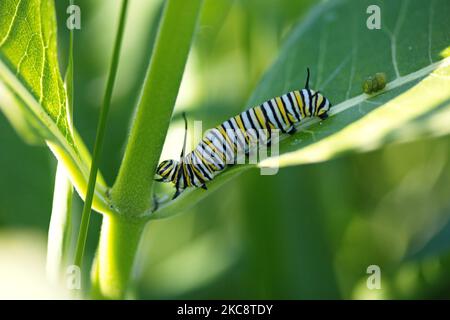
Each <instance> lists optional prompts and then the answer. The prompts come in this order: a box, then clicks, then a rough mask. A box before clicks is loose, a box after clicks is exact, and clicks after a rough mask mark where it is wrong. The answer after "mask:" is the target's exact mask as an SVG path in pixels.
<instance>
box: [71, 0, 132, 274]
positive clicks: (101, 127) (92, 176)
mask: <svg viewBox="0 0 450 320" xmlns="http://www.w3.org/2000/svg"><path fill="white" fill-rule="evenodd" d="M127 7H128V0H123V1H122V7H121V10H120V20H119V26H118V29H117V35H116V41H115V45H114V51H113V56H112V60H111V66H110V68H109V76H108V82H107V85H106V91H105V96H104V99H103V105H102V108H101V110H100V118H99V121H98V126H97V135H96V138H95V145H94V154H93V156H92V165H91V170H90V172H89V181H88V189H87V193H86V199H85V202H84V207H83V213H82V216H81V224H80V231H79V235H78V241H77V248H76V253H75V265H77V266H78V267H80V268H81V266H82V261H83V255H84V247H85V244H86V238H87V232H88V227H89V220H90V216H91V206H92V200H93V197H94V189H95V181H96V178H97V171H98V163H99V161H100V153H101V150H102V146H103V139H104V136H105V129H106V120H107V116H108V111H109V107H110V105H111V96H112V91H113V88H114V82H115V79H116V73H117V66H118V64H119V54H120V47H121V44H122V38H123V31H124V28H125V17H126V12H127Z"/></svg>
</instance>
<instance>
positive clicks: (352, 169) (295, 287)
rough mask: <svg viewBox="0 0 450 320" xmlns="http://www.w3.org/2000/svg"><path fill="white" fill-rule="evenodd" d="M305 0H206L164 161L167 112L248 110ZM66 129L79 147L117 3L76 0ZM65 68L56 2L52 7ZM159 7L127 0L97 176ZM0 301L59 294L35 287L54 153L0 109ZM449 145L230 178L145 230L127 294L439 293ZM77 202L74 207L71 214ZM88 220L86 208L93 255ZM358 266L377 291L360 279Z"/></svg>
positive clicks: (109, 156)
mask: <svg viewBox="0 0 450 320" xmlns="http://www.w3.org/2000/svg"><path fill="white" fill-rule="evenodd" d="M314 3H315V1H312V0H308V1H292V0H279V1H277V5H274V2H273V1H272V0H263V1H262V0H236V1H231V0H205V7H204V10H203V12H202V16H201V21H200V26H199V29H198V33H197V36H196V39H195V42H194V45H193V49H192V52H191V55H190V57H189V61H188V66H187V69H186V73H185V75H184V78H183V83H182V87H181V90H180V94H179V97H178V100H177V106H176V111H175V116H174V121H173V125H172V126H171V128H170V130H169V135H168V138H167V141H166V142H167V143H166V146H165V148H164V151H163V156H162V157H164V158H166V157H171V156H177V155H178V154H179V151H180V148H181V142H182V134H183V133H182V132H183V131H182V126H181V121H180V119H179V117H178V116H177V115H179V114H180V111H186V112H187V113H188V116H189V118H190V120H191V121H192V120H203V121H204V122H203V125H204V128H206V127H209V126H212V125H215V124H217V123H219V122H221V121H222V120H223V119H225V118H227V117H229V116H232V115H234V114H236V113H237V112H238V111H240V110H242V108H243V106H245V105H246V101H247V99H248V97H249V96H250V94H251V92H252V91H253V89H254V88H255V86H256V84H257V82H258V80H259V79H260V77H261V76H262V74H263V73H264V71H265V70H266V69H267V68H268V67H269V66H270V64H271V62H272V61H273V60H274V58H275V57H276V56H277V53H278V50H279V48H280V46H281V44H282V43H283V40H284V39H285V37H286V35H287V34H288V33H289V30H290V28H291V27H292V26H293V25H294V24H296V23H298V22H299V21H301V19H302V18H303V17H304V16H305V14H307V12H308V10H309V8H310V7H311V6H312V5H313V4H314ZM76 4H78V5H80V7H81V9H82V29H81V30H80V31H76V33H75V109H74V123H75V126H76V127H77V129H78V131H79V132H80V133H81V135H82V137H83V138H84V140H85V141H86V143H87V144H88V146H89V147H90V148H91V150H92V144H93V141H94V136H95V130H96V123H97V117H98V111H99V105H100V102H101V98H102V92H103V89H104V83H105V79H106V76H107V68H108V64H109V59H110V56H109V55H110V52H111V48H112V43H113V37H114V34H113V32H114V30H115V28H114V26H115V21H116V19H117V14H118V9H119V2H114V3H112V2H111V1H89V0H83V1H76ZM56 5H57V15H58V24H59V35H58V37H59V38H58V39H59V49H60V51H59V52H60V61H61V66H62V69H63V70H64V66H65V64H66V61H65V58H66V54H65V52H67V44H68V34H67V29H66V28H65V19H66V17H67V15H66V12H65V11H66V4H65V2H64V1H56ZM161 8H162V1H131V6H130V12H129V20H128V24H127V28H126V36H125V43H124V46H123V48H124V49H123V52H122V55H121V63H120V68H119V73H118V81H117V85H116V89H115V93H114V97H113V105H112V108H111V112H110V117H109V122H108V132H107V139H106V141H105V148H104V153H103V156H102V160H101V166H100V168H101V170H102V172H103V174H104V175H105V178H106V180H107V182H108V183H109V184H112V182H113V181H114V178H115V174H116V172H117V171H118V168H119V164H120V160H121V157H122V153H123V146H124V142H125V139H126V135H127V131H128V128H129V123H130V119H131V117H132V115H133V108H134V106H135V104H136V101H137V99H138V96H139V89H140V84H141V83H142V80H143V78H144V74H145V69H146V66H147V63H148V57H149V55H150V53H151V49H152V48H151V43H152V40H153V39H154V37H155V31H156V26H157V23H158V19H159V16H160V14H161ZM0 147H1V151H0V204H1V205H0V297H1V298H14V297H24V298H46V297H64V295H61V292H60V291H58V290H56V289H55V288H52V287H49V285H48V284H47V283H46V281H45V272H44V267H45V247H46V232H47V229H48V223H49V219H50V212H51V202H52V192H53V181H54V173H55V167H56V163H55V160H54V158H53V156H52V155H51V154H50V153H49V152H48V150H47V149H46V148H43V147H32V146H28V145H26V144H24V143H23V142H22V141H21V140H20V138H19V137H18V136H17V134H16V133H15V132H14V131H13V129H12V127H11V126H10V124H9V123H8V122H7V120H6V119H5V117H4V115H3V114H0ZM449 194H450V139H449V138H448V137H444V138H439V139H433V140H423V141H416V142H414V143H408V144H402V145H392V146H389V147H386V148H384V149H381V150H378V151H375V152H370V153H366V154H355V155H349V156H345V157H343V158H340V159H337V160H333V161H329V162H326V163H321V164H314V165H305V166H299V167H291V168H285V169H282V170H280V172H279V173H278V174H277V175H275V176H261V175H260V174H259V171H257V170H254V171H250V172H246V173H245V174H242V175H240V176H239V177H238V178H236V179H234V180H233V181H231V182H229V183H228V184H226V185H225V186H223V187H222V188H221V189H220V190H219V191H217V192H216V193H214V194H212V195H211V196H210V197H208V198H207V199H206V200H204V201H203V202H201V203H200V204H199V205H197V206H195V207H194V208H193V209H191V210H187V212H185V213H183V214H182V215H179V216H176V217H174V218H171V219H168V220H161V221H153V222H152V223H151V224H150V225H149V226H148V227H147V231H146V234H145V236H144V238H143V240H142V246H141V249H140V255H139V258H138V263H137V268H136V269H137V270H136V272H137V275H136V281H135V283H134V287H135V289H136V290H135V292H136V293H135V298H139V299H154V298H159V299H161V298H163V299H167V298H188V299H191V298H200V299H212V298H216V299H220V298H235V299H238V298H255V299H259V298H266V299H316V298H346V299H350V298H356V299H366V298H384V299H386V298H394V299H409V298H449V297H450V273H449V272H448V271H447V270H449V268H450V222H449V217H450V197H449V196H448V195H449ZM81 207H82V203H81V201H80V200H79V199H76V201H74V212H75V216H74V221H78V220H79V214H80V211H81ZM100 222H101V218H100V216H99V215H97V214H94V215H93V216H92V224H91V227H90V236H89V239H88V253H89V260H91V259H92V257H93V254H94V251H95V248H96V245H97V243H96V241H97V239H98V232H99V227H100ZM369 265H378V266H380V268H381V275H382V278H381V285H382V289H381V290H369V289H367V287H366V280H367V278H368V276H369V275H368V274H367V272H366V270H367V267H368V266H369Z"/></svg>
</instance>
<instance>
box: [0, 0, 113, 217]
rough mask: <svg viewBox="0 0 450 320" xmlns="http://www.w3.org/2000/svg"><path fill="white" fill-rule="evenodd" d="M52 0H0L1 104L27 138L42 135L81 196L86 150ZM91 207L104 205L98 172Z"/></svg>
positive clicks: (32, 139) (86, 170) (39, 138)
mask: <svg viewBox="0 0 450 320" xmlns="http://www.w3.org/2000/svg"><path fill="white" fill-rule="evenodd" d="M56 37H57V32H56V17H55V9H54V2H53V1H50V0H45V1H37V0H28V1H22V0H4V1H1V2H0V106H1V109H2V110H3V111H4V113H5V115H6V116H7V117H8V118H9V119H10V121H11V123H12V124H13V126H14V127H15V128H16V130H17V131H18V132H19V133H20V134H21V136H22V137H24V138H25V139H26V141H28V142H33V143H34V142H40V141H43V140H45V141H46V143H47V144H48V146H49V147H50V149H51V150H52V151H53V153H54V154H55V156H56V157H57V158H58V160H59V161H61V162H62V163H63V164H64V165H65V166H66V168H67V172H68V173H69V175H70V177H71V180H72V183H73V184H74V186H75V187H76V188H77V190H78V192H79V193H80V194H81V196H82V197H84V194H85V191H86V184H87V183H86V181H87V176H88V173H89V165H90V161H89V158H90V157H89V155H88V153H87V152H86V149H85V147H84V145H83V142H82V141H81V140H80V139H79V138H78V137H77V134H76V132H75V133H74V132H72V130H71V129H70V126H69V123H70V119H69V118H68V114H69V113H68V110H67V108H68V104H67V101H66V97H67V95H66V91H65V89H64V85H63V81H62V78H61V74H60V71H59V67H58V60H57V45H56V40H57V39H56ZM99 182H100V183H99V186H98V187H99V188H98V189H99V190H98V191H97V193H96V197H95V201H94V208H96V209H97V210H98V211H102V212H105V211H108V210H109V207H108V205H107V204H106V200H105V195H104V193H105V189H106V187H105V184H104V181H103V179H102V178H101V177H99Z"/></svg>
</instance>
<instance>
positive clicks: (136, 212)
mask: <svg viewBox="0 0 450 320" xmlns="http://www.w3.org/2000/svg"><path fill="white" fill-rule="evenodd" d="M201 4H202V0H189V1H186V0H168V1H167V2H166V7H165V9H164V13H163V16H162V19H161V24H160V26H159V31H158V36H157V39H156V43H155V46H154V50H153V55H152V58H151V61H150V65H149V68H148V70H147V75H146V79H145V82H144V85H143V89H142V94H141V97H140V100H139V103H138V106H137V112H136V117H135V119H134V123H133V126H132V129H131V132H130V136H129V139H128V143H127V146H126V150H125V155H124V158H123V160H122V164H121V167H120V170H119V174H118V177H117V180H116V182H115V184H114V186H113V188H112V191H111V199H112V203H113V204H114V206H115V207H116V208H117V210H118V211H119V212H121V213H122V214H124V215H127V216H142V215H143V214H145V213H146V212H148V210H149V209H151V206H152V196H151V195H152V186H153V177H154V172H155V170H156V166H157V164H158V161H159V157H160V154H161V151H162V147H163V144H164V140H165V137H166V134H167V129H168V127H169V122H170V118H171V116H172V111H173V108H174V105H175V101H176V98H177V95H178V89H179V87H180V83H181V79H182V76H183V72H184V67H185V65H186V61H187V58H188V55H189V50H190V46H191V42H192V39H193V36H194V32H195V27H196V25H197V20H198V16H199V12H200V9H201Z"/></svg>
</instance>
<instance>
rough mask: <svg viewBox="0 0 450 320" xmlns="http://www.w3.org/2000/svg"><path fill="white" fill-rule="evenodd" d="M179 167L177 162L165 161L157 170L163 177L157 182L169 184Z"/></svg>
mask: <svg viewBox="0 0 450 320" xmlns="http://www.w3.org/2000/svg"><path fill="white" fill-rule="evenodd" d="M177 166H178V161H176V160H164V161H162V162H161V163H160V164H159V165H158V168H156V174H157V175H159V176H160V177H161V179H157V181H164V182H169V181H171V178H172V176H173V173H174V172H175V169H176V168H177Z"/></svg>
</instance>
